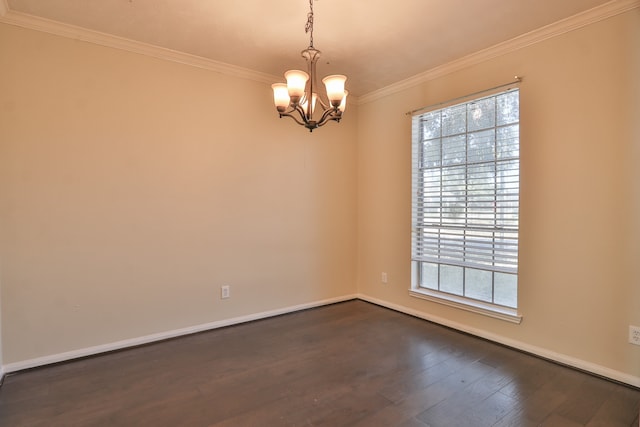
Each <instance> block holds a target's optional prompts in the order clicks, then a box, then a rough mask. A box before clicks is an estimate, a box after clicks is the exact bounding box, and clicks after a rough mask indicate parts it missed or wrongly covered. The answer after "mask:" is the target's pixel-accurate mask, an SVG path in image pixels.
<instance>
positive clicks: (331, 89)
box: [322, 74, 347, 107]
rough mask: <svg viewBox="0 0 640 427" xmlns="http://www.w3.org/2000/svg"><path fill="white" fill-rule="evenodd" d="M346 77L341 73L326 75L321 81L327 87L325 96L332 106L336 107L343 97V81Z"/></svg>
mask: <svg viewBox="0 0 640 427" xmlns="http://www.w3.org/2000/svg"><path fill="white" fill-rule="evenodd" d="M346 81H347V77H346V76H343V75H341V74H336V75H333V76H327V77H325V78H324V79H322V83H324V86H325V87H326V89H327V98H328V99H329V102H330V103H331V105H332V106H334V107H337V106H339V105H340V102H341V101H342V99H343V98H344V82H346Z"/></svg>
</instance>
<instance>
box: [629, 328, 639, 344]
mask: <svg viewBox="0 0 640 427" xmlns="http://www.w3.org/2000/svg"><path fill="white" fill-rule="evenodd" d="M629 342H630V343H631V344H635V345H640V326H633V325H629Z"/></svg>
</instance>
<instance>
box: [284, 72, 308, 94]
mask: <svg viewBox="0 0 640 427" xmlns="http://www.w3.org/2000/svg"><path fill="white" fill-rule="evenodd" d="M284 77H285V78H286V79H287V89H288V91H289V97H291V98H292V100H295V102H297V101H298V100H299V99H300V98H302V96H303V95H304V88H305V86H306V85H307V80H309V74H307V73H305V72H304V71H300V70H289V71H287V72H286V73H284Z"/></svg>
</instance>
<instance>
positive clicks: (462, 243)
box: [412, 89, 520, 308]
mask: <svg viewBox="0 0 640 427" xmlns="http://www.w3.org/2000/svg"><path fill="white" fill-rule="evenodd" d="M519 121H520V111H519V91H518V90H517V89H512V90H509V91H507V92H503V93H500V94H495V95H491V96H487V97H483V98H479V99H475V100H473V101H470V102H465V103H462V104H457V105H453V106H449V107H446V108H442V109H439V110H435V111H430V112H427V113H424V114H420V115H416V116H414V117H413V123H412V127H413V129H412V135H413V137H412V138H413V144H412V145H413V152H412V157H413V164H412V191H413V198H412V199H413V200H412V262H413V263H414V264H415V265H414V266H415V267H416V270H417V274H416V275H415V277H416V279H415V280H417V283H415V284H414V288H415V287H418V288H424V289H430V290H433V291H436V292H442V293H445V294H451V295H456V296H460V297H463V298H469V299H471V300H477V301H482V302H485V303H489V304H496V305H499V306H506V307H511V308H515V307H516V306H517V272H518V214H519V182H520V149H519Z"/></svg>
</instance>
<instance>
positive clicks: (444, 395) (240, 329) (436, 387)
mask: <svg viewBox="0 0 640 427" xmlns="http://www.w3.org/2000/svg"><path fill="white" fill-rule="evenodd" d="M638 402H640V390H637V389H634V388H631V387H626V386H623V385H620V384H614V383H612V382H609V381H606V380H604V379H601V378H596V377H593V376H590V375H588V374H585V373H582V372H578V371H575V370H572V369H569V368H566V367H562V366H559V365H557V364H554V363H551V362H548V361H545V360H541V359H538V358H536V357H532V356H529V355H526V354H523V353H521V352H518V351H514V350H511V349H508V348H505V347H503V346H499V345H496V344H492V343H489V342H487V341H485V340H481V339H478V338H475V337H472V336H469V335H466V334H461V333H458V332H455V331H452V330H450V329H447V328H444V327H441V326H438V325H435V324H432V323H429V322H426V321H423V320H421V319H417V318H414V317H411V316H407V315H404V314H401V313H397V312H394V311H391V310H388V309H385V308H381V307H378V306H375V305H372V304H369V303H365V302H363V301H350V302H345V303H340V304H334V305H331V306H326V307H321V308H317V309H312V310H306V311H302V312H297V313H292V314H289V315H284V316H278V317H274V318H270V319H265V320H261V321H256V322H250V323H246V324H242V325H236V326H232V327H227V328H222V329H218V330H213V331H209V332H204V333H198V334H194V335H190V336H187V337H181V338H177V339H172V340H168V341H164V342H160V343H155V344H150V345H145V346H141V347H137V348H132V349H127V350H123V351H118V352H113V353H109V354H104V355H99V356H95V357H90V358H86V359H81V360H77V361H72V362H68V363H63V364H58V365H53V366H48V367H43V368H38V369H33V370H29V371H24V372H20V373H17V374H13V375H9V376H8V377H7V378H6V380H5V384H4V385H3V386H2V387H1V388H0V426H1V427H5V426H7V427H9V426H10V427H16V426H29V427H33V426H36V427H39V426H46V427H56V426H64V427H67V426H125V425H126V426H128V425H136V426H153V427H163V426H172V427H173V426H216V427H229V426H242V427H245V426H260V427H262V426H270V427H271V426H275V427H278V426H331V427H339V426H350V427H351V426H362V427H365V426H366V427H376V426H401V427H402V426H404V427H426V426H430V427H436V426H456V427H464V426H473V427H484V426H487V427H488V426H501V427H505V426H514V427H515V426H517V427H528V426H539V425H546V426H574V425H583V426H584V425H586V426H590V427H597V426H608V427H617V426H625V427H628V426H630V425H631V423H634V422H635V423H636V424H637V422H638V421H637V416H638V410H639V408H638V404H639V403H638ZM634 420H635V421H634Z"/></svg>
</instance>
